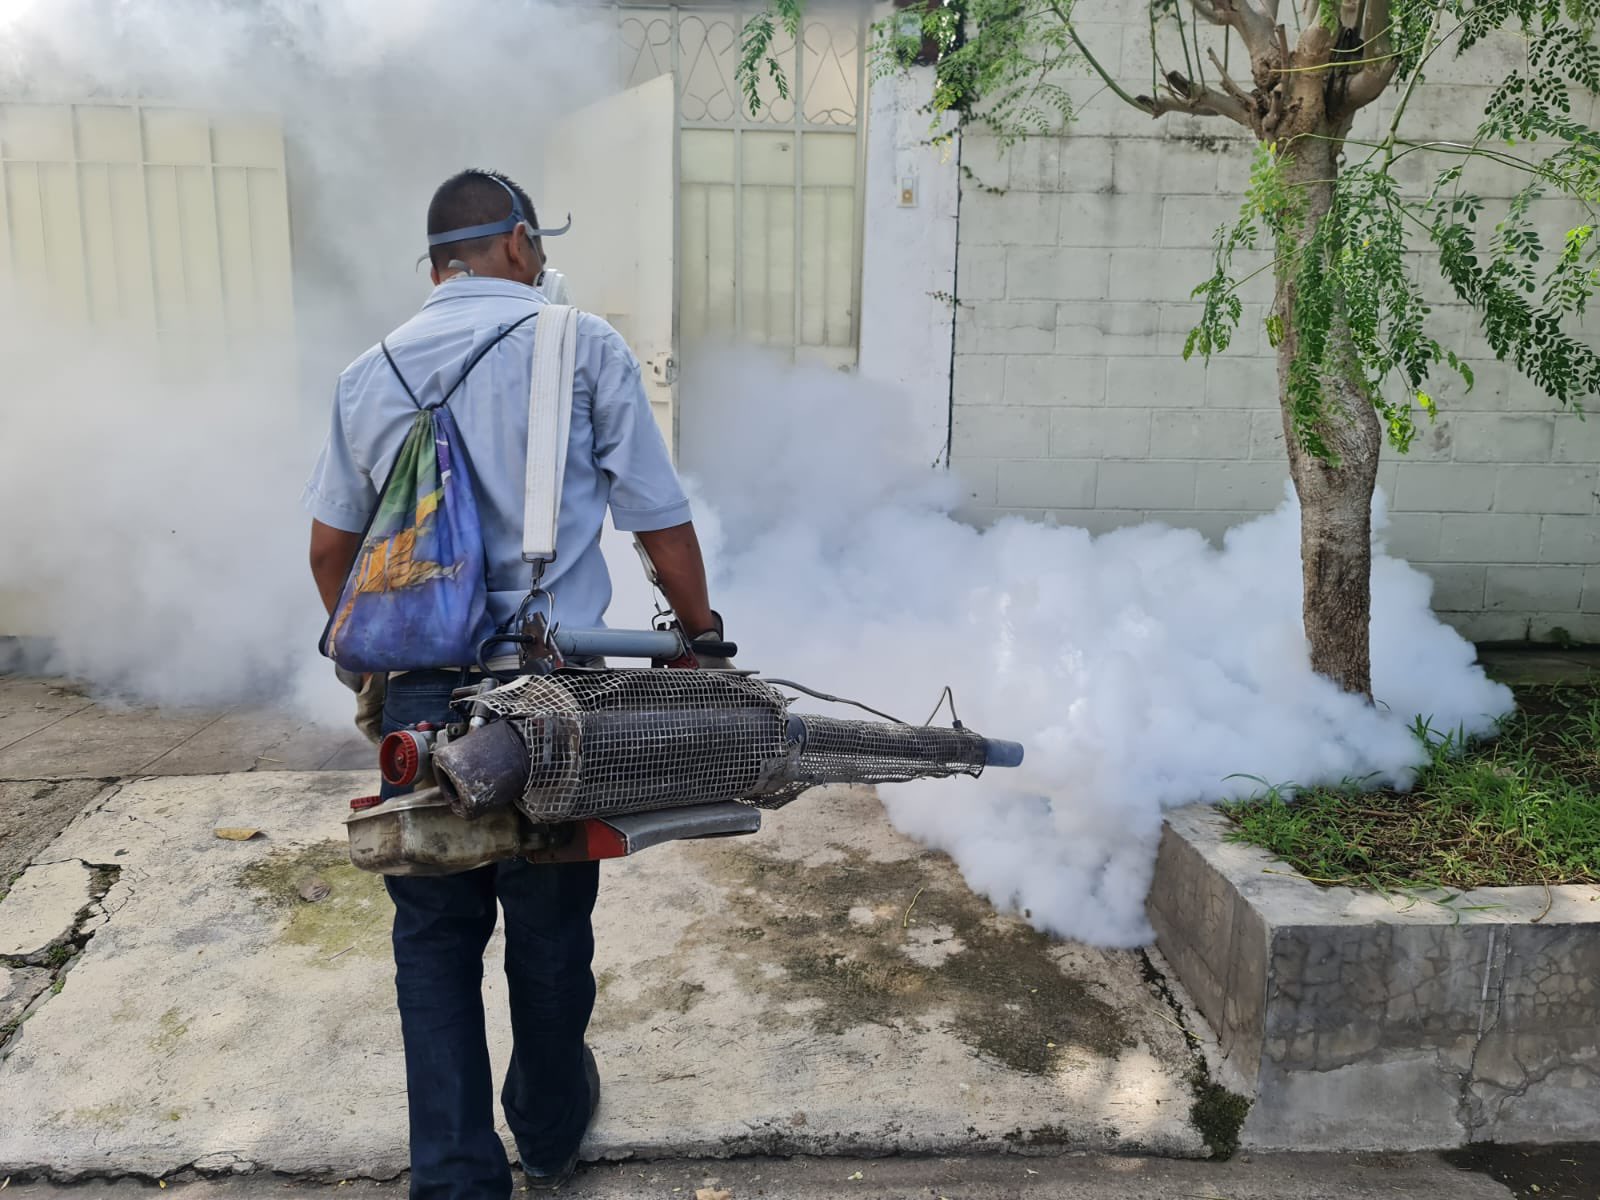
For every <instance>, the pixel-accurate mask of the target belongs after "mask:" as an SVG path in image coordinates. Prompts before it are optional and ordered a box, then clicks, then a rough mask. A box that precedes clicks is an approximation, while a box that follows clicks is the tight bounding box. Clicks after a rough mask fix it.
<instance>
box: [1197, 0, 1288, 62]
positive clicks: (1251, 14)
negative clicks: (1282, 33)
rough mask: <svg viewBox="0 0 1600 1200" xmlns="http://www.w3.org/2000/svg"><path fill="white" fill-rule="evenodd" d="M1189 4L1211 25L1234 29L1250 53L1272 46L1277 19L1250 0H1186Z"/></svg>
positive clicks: (1253, 54) (1253, 53) (1264, 50)
mask: <svg viewBox="0 0 1600 1200" xmlns="http://www.w3.org/2000/svg"><path fill="white" fill-rule="evenodd" d="M1268 2H1269V3H1271V2H1272V0H1268ZM1189 7H1190V8H1192V9H1194V11H1195V13H1196V14H1197V15H1199V16H1200V17H1201V18H1203V19H1204V20H1207V21H1209V22H1211V24H1213V25H1225V26H1227V27H1228V28H1230V29H1237V30H1238V31H1239V36H1240V37H1241V38H1243V39H1244V44H1245V48H1246V49H1247V50H1249V51H1250V54H1251V56H1252V57H1256V56H1259V55H1260V54H1262V53H1264V52H1266V51H1268V50H1270V49H1271V48H1272V45H1273V29H1274V27H1275V25H1276V22H1275V21H1274V20H1273V18H1272V17H1269V16H1268V15H1267V13H1266V12H1265V10H1263V9H1259V8H1257V7H1256V6H1255V4H1254V3H1252V2H1251V0H1189Z"/></svg>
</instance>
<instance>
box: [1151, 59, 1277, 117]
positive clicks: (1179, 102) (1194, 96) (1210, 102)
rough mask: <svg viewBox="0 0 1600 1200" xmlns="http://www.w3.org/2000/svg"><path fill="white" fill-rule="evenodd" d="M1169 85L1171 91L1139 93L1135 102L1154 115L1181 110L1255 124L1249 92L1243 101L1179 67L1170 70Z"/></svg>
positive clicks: (1166, 83) (1167, 83)
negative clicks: (1194, 80)
mask: <svg viewBox="0 0 1600 1200" xmlns="http://www.w3.org/2000/svg"><path fill="white" fill-rule="evenodd" d="M1165 85H1166V89H1167V91H1168V92H1169V93H1170V95H1167V96H1139V97H1136V98H1135V101H1134V103H1135V104H1136V105H1137V106H1138V107H1139V108H1142V109H1144V111H1145V112H1147V113H1149V114H1150V115H1151V116H1152V117H1160V116H1164V115H1166V114H1167V113H1173V112H1181V113H1187V114H1188V115H1190V116H1192V117H1226V118H1228V120H1230V121H1234V122H1237V123H1238V124H1240V125H1243V126H1244V127H1245V128H1246V129H1254V128H1255V123H1254V121H1252V120H1251V114H1252V112H1253V111H1254V108H1253V105H1252V103H1251V101H1250V98H1249V97H1248V96H1247V97H1245V98H1244V100H1243V101H1241V100H1239V99H1237V98H1235V97H1233V96H1229V95H1225V94H1224V93H1222V92H1219V91H1217V90H1216V89H1215V88H1211V87H1205V86H1202V85H1196V84H1194V83H1192V82H1191V81H1190V80H1188V79H1185V78H1184V77H1183V76H1182V75H1180V74H1179V73H1178V72H1177V71H1169V72H1168V73H1167V78H1166V80H1165Z"/></svg>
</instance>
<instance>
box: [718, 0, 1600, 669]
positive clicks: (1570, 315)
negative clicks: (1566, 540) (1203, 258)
mask: <svg viewBox="0 0 1600 1200" xmlns="http://www.w3.org/2000/svg"><path fill="white" fill-rule="evenodd" d="M1126 2H1127V3H1128V4H1129V5H1130V6H1131V5H1134V4H1138V5H1140V8H1139V9H1138V10H1136V11H1138V12H1139V14H1140V17H1141V19H1142V18H1143V17H1144V16H1145V15H1146V13H1147V15H1148V19H1149V26H1150V48H1151V64H1152V70H1151V80H1152V87H1151V91H1150V94H1144V95H1141V94H1136V93H1135V92H1134V91H1131V90H1129V89H1128V88H1126V87H1124V86H1123V85H1122V84H1121V83H1120V82H1119V81H1118V80H1117V78H1116V77H1115V76H1114V75H1113V74H1112V72H1111V71H1109V70H1108V69H1107V68H1106V67H1104V66H1103V65H1102V63H1101V60H1100V58H1098V57H1097V56H1096V55H1095V53H1094V50H1093V47H1091V46H1090V45H1089V44H1087V41H1086V40H1085V38H1084V36H1083V35H1082V32H1081V30H1080V27H1079V25H1078V24H1077V23H1076V21H1075V19H1074V13H1073V9H1074V0H943V2H942V3H941V2H940V0H929V2H928V3H927V4H926V5H925V6H923V5H919V6H918V7H917V8H916V9H915V10H914V15H913V16H912V17H911V18H910V20H909V22H907V21H905V20H903V19H902V20H898V21H894V22H888V23H885V24H884V25H882V26H880V27H879V30H878V44H877V47H876V54H877V65H878V67H879V69H880V71H881V70H883V69H885V68H887V69H891V70H892V69H895V68H897V67H903V66H905V65H907V64H909V63H910V62H912V61H913V60H915V59H916V58H917V57H918V56H919V55H922V54H925V53H926V50H925V47H927V46H929V45H930V44H931V47H932V49H933V52H934V57H935V58H936V63H937V65H936V70H935V87H934V94H933V100H932V103H931V105H930V110H931V112H932V113H933V115H934V118H935V120H938V119H940V118H942V117H944V116H946V115H947V114H953V115H954V116H955V117H957V118H958V123H959V124H960V125H967V124H978V125H982V126H986V127H987V128H989V129H990V130H992V131H993V132H994V134H996V135H997V136H998V137H999V139H1000V140H1001V142H1002V144H1009V143H1011V142H1014V141H1016V140H1018V139H1020V138H1024V137H1028V136H1030V135H1038V134H1049V133H1052V132H1055V131H1057V130H1059V129H1061V128H1063V127H1064V126H1066V125H1068V124H1070V122H1071V120H1072V118H1073V105H1072V100H1071V96H1070V93H1069V91H1068V90H1067V88H1066V87H1065V86H1064V83H1065V81H1066V79H1067V78H1069V73H1071V72H1074V71H1077V72H1080V73H1092V75H1094V76H1098V77H1099V79H1100V80H1101V81H1102V82H1103V83H1104V85H1105V87H1106V88H1107V89H1108V90H1109V91H1110V92H1112V93H1113V94H1114V95H1115V96H1116V97H1118V98H1119V99H1120V100H1122V101H1124V102H1126V103H1127V104H1129V105H1131V106H1133V107H1134V108H1137V109H1139V110H1141V111H1142V112H1145V113H1147V114H1149V115H1150V116H1152V117H1158V118H1159V117H1162V116H1165V115H1167V114H1170V113H1185V114H1189V115H1192V116H1197V117H1211V118H1217V119H1221V120H1224V121H1231V122H1234V123H1235V124H1237V125H1240V126H1242V127H1243V128H1245V129H1248V130H1249V131H1250V132H1251V133H1252V134H1253V135H1254V136H1255V139H1256V141H1257V143H1258V149H1257V153H1256V158H1255V162H1254V167H1253V170H1252V172H1251V175H1250V184H1249V187H1248V190H1247V193H1246V195H1245V196H1244V197H1243V207H1242V210H1241V214H1240V217H1239V219H1238V221H1237V222H1236V223H1235V224H1233V225H1232V226H1231V227H1224V228H1222V229H1220V230H1219V231H1218V234H1217V241H1216V260H1215V269H1214V271H1213V273H1212V275H1211V277H1210V278H1209V279H1206V280H1204V281H1202V282H1201V283H1200V284H1199V286H1198V287H1196V289H1195V293H1194V294H1195V296H1196V297H1197V298H1199V299H1201V300H1202V301H1203V309H1202V316H1201V318H1200V321H1199V324H1198V325H1197V326H1196V327H1195V328H1194V330H1193V331H1192V332H1191V334H1190V335H1189V338H1188V342H1187V344H1186V346H1185V348H1184V357H1185V358H1188V357H1190V356H1191V355H1193V354H1199V355H1201V356H1202V357H1203V358H1206V359H1209V358H1210V356H1211V355H1212V354H1213V353H1216V352H1218V351H1222V350H1225V349H1226V348H1227V347H1228V345H1229V343H1230V341H1231V340H1232V337H1233V334H1234V332H1235V331H1236V330H1237V328H1238V326H1239V322H1240V320H1241V317H1242V314H1243V304H1242V302H1241V300H1240V289H1241V286H1242V284H1243V283H1245V282H1247V281H1248V279H1249V278H1250V277H1251V276H1249V275H1246V276H1244V278H1241V270H1239V269H1236V267H1235V258H1236V257H1237V256H1239V254H1240V252H1241V251H1249V250H1254V249H1256V248H1257V247H1258V246H1260V247H1262V248H1264V249H1266V250H1268V251H1270V255H1271V266H1270V270H1271V271H1272V273H1273V278H1274V281H1275V287H1274V297H1273V303H1272V306H1271V309H1270V315H1269V316H1268V317H1267V332H1268V335H1269V337H1270V339H1271V342H1272V344H1273V346H1274V347H1275V348H1276V350H1277V359H1278V388H1279V402H1280V404H1281V406H1282V411H1283V427H1284V434H1285V437H1286V440H1287V445H1288V453H1289V467H1290V474H1291V477H1292V478H1293V481H1294V486H1295V490H1296V492H1297V494H1298V495H1299V498H1300V511H1301V559H1302V566H1303V574H1304V602H1303V618H1304V623H1305V633H1306V638H1307V640H1308V642H1309V644H1310V649H1311V664H1312V667H1313V668H1314V669H1315V670H1317V671H1319V672H1321V673H1322V674H1324V675H1326V676H1328V677H1329V678H1330V679H1332V680H1334V681H1335V682H1336V683H1338V684H1339V685H1340V686H1341V687H1343V688H1345V689H1346V690H1348V691H1352V692H1357V693H1361V694H1364V695H1368V696H1370V694H1371V669H1370V668H1371V663H1370V654H1369V648H1368V625H1369V620H1370V615H1371V586H1370V584H1371V569H1372V552H1371V502H1372V493H1373V489H1374V487H1375V486H1376V481H1377V470H1378V456H1379V451H1380V450H1381V448H1382V445H1383V442H1384V440H1385V439H1386V438H1387V440H1388V441H1389V443H1390V444H1391V445H1393V446H1394V447H1395V448H1396V449H1397V450H1399V451H1401V452H1404V451H1405V450H1407V449H1408V448H1409V447H1410V445H1411V443H1412V441H1413V439H1414V438H1415V437H1416V436H1417V432H1418V427H1417V414H1418V413H1419V412H1420V413H1422V414H1425V416H1426V417H1427V419H1428V420H1432V419H1433V417H1434V414H1435V407H1434V402H1433V400H1432V398H1431V396H1430V392H1429V387H1430V384H1429V380H1430V377H1431V376H1432V375H1433V374H1435V373H1436V372H1437V371H1440V370H1445V371H1453V372H1456V373H1459V374H1460V375H1461V376H1462V378H1463V379H1464V380H1465V381H1466V385H1467V386H1468V387H1469V388H1470V387H1471V385H1472V372H1471V370H1470V368H1469V367H1468V365H1467V364H1466V363H1465V362H1463V361H1461V359H1460V358H1458V356H1457V355H1456V354H1455V353H1454V352H1453V351H1452V350H1450V349H1449V348H1447V347H1446V346H1445V345H1444V344H1443V343H1441V342H1440V341H1439V340H1438V338H1437V337H1436V336H1434V335H1433V334H1432V333H1430V332H1429V326H1430V320H1429V317H1430V308H1429V304H1428V300H1427V298H1426V296H1425V293H1424V287H1423V284H1422V282H1421V265H1422V263H1421V259H1422V257H1423V255H1422V254H1419V253H1418V251H1424V252H1426V253H1427V254H1428V255H1430V256H1431V257H1432V258H1433V259H1434V261H1435V262H1436V263H1437V266H1438V268H1439V272H1440V274H1441V275H1442V277H1443V279H1444V281H1445V283H1446V284H1447V285H1448V286H1449V288H1450V290H1451V291H1453V292H1454V293H1455V295H1456V296H1457V298H1459V300H1460V301H1462V302H1463V303H1464V304H1466V305H1469V306H1471V308H1472V309H1473V310H1474V311H1475V312H1476V313H1477V315H1478V316H1479V318H1480V319H1481V323H1482V330H1483V334H1484V336H1485V338H1486V339H1487V342H1488V344H1489V346H1490V348H1491V349H1492V350H1493V351H1494V353H1495V354H1496V355H1497V356H1498V357H1499V358H1501V359H1504V360H1509V361H1511V362H1512V363H1514V364H1515V365H1516V366H1517V368H1518V369H1519V370H1520V371H1521V372H1522V373H1523V374H1525V375H1526V376H1527V377H1528V378H1529V379H1531V380H1532V381H1533V382H1534V383H1536V384H1537V385H1538V386H1539V387H1541V388H1542V389H1543V390H1544V391H1545V392H1546V393H1548V394H1549V395H1550V396H1551V397H1553V398H1554V399H1556V400H1558V401H1560V402H1561V403H1562V404H1568V405H1573V406H1575V407H1576V406H1579V405H1580V404H1581V401H1582V399H1583V398H1584V397H1586V396H1592V395H1596V394H1600V355H1597V353H1596V351H1595V348H1594V346H1593V345H1591V344H1589V343H1586V342H1584V341H1582V340H1580V338H1579V337H1578V336H1577V335H1576V334H1575V333H1574V331H1573V326H1574V324H1575V322H1576V320H1577V318H1579V317H1581V315H1582V314H1583V313H1584V310H1585V307H1586V305H1587V303H1588V301H1589V299H1590V298H1591V297H1592V296H1593V295H1594V293H1595V290H1596V288H1597V286H1600V239H1596V237H1595V219H1594V218H1595V212H1596V208H1597V207H1600V134H1597V133H1596V131H1595V130H1594V129H1591V128H1589V127H1588V126H1587V125H1586V124H1584V123H1583V122H1582V121H1580V120H1579V119H1577V118H1576V117H1575V116H1574V115H1573V98H1574V97H1575V96H1578V97H1581V96H1583V95H1585V94H1587V95H1591V96H1592V95H1595V94H1596V93H1600V47H1597V45H1596V40H1595V17H1596V14H1597V12H1600V0H1471V2H1469V0H1302V3H1301V4H1300V5H1298V6H1294V5H1293V0H1291V9H1290V11H1289V13H1288V15H1287V18H1286V19H1285V17H1284V14H1283V13H1282V12H1281V0H1126ZM802 4H803V0H772V6H771V8H770V9H769V10H768V12H767V13H765V14H763V15H762V16H759V17H757V18H754V19H753V20H752V21H750V22H749V23H748V24H747V26H746V31H745V41H744V57H743V61H742V63H741V78H742V81H743V84H744V88H745V94H746V97H747V99H748V101H749V102H750V104H751V106H752V108H755V107H756V106H757V105H758V104H759V100H760V97H759V93H758V84H757V80H758V77H759V76H761V75H762V74H763V72H765V73H766V74H769V75H770V76H771V77H772V78H774V79H775V80H776V82H777V86H778V88H779V90H780V91H782V92H784V93H785V94H786V83H785V81H784V79H783V75H782V71H781V69H780V67H779V64H778V63H777V61H776V59H775V57H774V56H773V55H772V54H771V46H772V42H773V39H774V36H775V33H776V30H775V24H774V23H775V21H776V22H779V23H782V24H783V25H785V26H786V27H787V28H788V29H789V30H790V32H791V33H793V32H794V31H795V29H796V28H797V27H798V24H799V22H800V18H801V6H802ZM1131 15H1132V12H1131V11H1130V16H1131ZM1291 26H1292V27H1293V32H1291ZM1501 30H1515V31H1517V32H1518V33H1520V34H1521V35H1522V36H1523V37H1525V39H1526V44H1527V60H1526V62H1527V66H1526V69H1519V70H1515V71H1512V72H1511V73H1510V74H1508V75H1507V76H1506V77H1505V78H1504V79H1501V80H1499V81H1497V84H1498V85H1497V86H1496V87H1495V89H1494V91H1493V93H1492V96H1491V99H1490V100H1489V103H1488V105H1487V106H1486V108H1485V111H1484V113H1483V117H1482V121H1481V123H1480V125H1479V127H1478V131H1477V136H1476V137H1475V138H1474V139H1473V140H1472V141H1470V142H1454V141H1446V140H1442V139H1438V138H1435V137H1431V136H1424V137H1423V138H1421V139H1415V138H1408V137H1406V136H1404V135H1403V134H1402V123H1403V119H1404V117H1405V115H1406V112H1407V109H1408V107H1409V105H1410V104H1411V101H1412V99H1413V97H1414V96H1415V94H1416V92H1417V91H1418V89H1419V88H1421V87H1425V86H1426V79H1427V71H1428V68H1429V66H1430V64H1433V63H1434V62H1435V60H1436V59H1437V58H1438V57H1439V56H1440V55H1441V54H1442V53H1444V52H1446V51H1448V52H1449V53H1453V54H1455V55H1457V56H1460V55H1463V54H1466V53H1468V52H1470V51H1471V50H1472V49H1473V48H1474V47H1476V46H1479V45H1480V44H1481V43H1483V42H1484V41H1485V39H1487V38H1488V37H1489V36H1490V35H1492V34H1495V33H1496V32H1497V31H1501ZM1236 49H1238V50H1242V52H1243V53H1242V54H1236V53H1235V50H1236ZM1485 82H1495V81H1487V80H1486V81H1485ZM1390 89H1394V90H1395V91H1396V93H1397V99H1396V102H1395V105H1394V110H1393V113H1392V115H1391V117H1390V120H1389V121H1388V123H1387V129H1386V130H1385V131H1384V132H1383V133H1382V134H1381V135H1380V136H1378V137H1377V138H1376V139H1375V140H1358V139H1355V138H1353V137H1352V132H1351V131H1352V127H1353V125H1354V123H1355V119H1356V115H1357V113H1359V112H1360V111H1361V110H1362V109H1363V108H1365V107H1366V106H1368V105H1371V104H1372V103H1373V102H1374V101H1376V100H1377V99H1378V98H1379V97H1380V96H1381V95H1382V94H1383V93H1384V92H1385V91H1386V90H1390ZM1417 154H1426V155H1429V156H1432V157H1434V158H1436V159H1438V160H1439V162H1438V164H1437V166H1438V169H1437V171H1436V172H1434V178H1433V182H1432V186H1431V187H1430V188H1428V189H1427V190H1426V191H1425V192H1421V193H1419V194H1406V193H1405V192H1403V191H1402V189H1401V187H1400V185H1399V183H1398V182H1397V180H1396V177H1395V173H1394V168H1395V167H1396V164H1398V163H1399V162H1400V161H1401V160H1402V159H1405V158H1407V157H1410V156H1412V155H1417ZM1483 161H1488V162H1492V163H1495V164H1500V165H1502V166H1505V167H1510V168H1514V169H1515V170H1516V171H1517V172H1520V173H1521V174H1522V175H1523V176H1524V178H1525V186H1524V187H1522V188H1521V190H1520V191H1518V192H1517V194H1516V195H1515V196H1514V197H1513V198H1512V199H1511V200H1510V201H1509V202H1508V203H1507V205H1506V208H1505V212H1504V213H1503V215H1500V216H1499V219H1498V220H1495V221H1494V222H1493V224H1490V221H1489V218H1488V216H1487V215H1486V214H1487V207H1488V206H1487V204H1486V202H1485V200H1484V199H1483V198H1482V197H1480V196H1478V195H1476V194H1474V193H1473V192H1471V191H1470V190H1468V188H1469V185H1470V182H1471V180H1470V176H1469V175H1468V173H1467V170H1466V168H1467V167H1468V166H1469V165H1470V164H1473V163H1474V162H1483ZM1546 196H1561V197H1566V198H1567V199H1569V200H1570V201H1573V202H1575V203H1576V204H1577V205H1578V206H1579V207H1580V209H1581V211H1582V212H1583V214H1584V217H1583V221H1582V223H1580V224H1577V225H1576V226H1574V227H1573V228H1571V229H1569V230H1568V231H1567V233H1566V236H1565V239H1564V240H1563V242H1562V244H1561V245H1560V246H1559V247H1546V246H1544V245H1543V244H1542V243H1541V240H1540V237H1539V235H1538V233H1537V232H1536V231H1535V228H1534V222H1533V216H1534V212H1535V202H1536V201H1538V200H1539V199H1540V198H1541V197H1546ZM1257 273H1259V272H1257Z"/></svg>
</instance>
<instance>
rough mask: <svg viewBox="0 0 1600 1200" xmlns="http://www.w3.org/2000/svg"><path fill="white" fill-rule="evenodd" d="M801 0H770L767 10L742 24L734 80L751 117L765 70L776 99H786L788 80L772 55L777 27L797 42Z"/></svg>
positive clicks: (757, 106) (758, 104)
mask: <svg viewBox="0 0 1600 1200" xmlns="http://www.w3.org/2000/svg"><path fill="white" fill-rule="evenodd" d="M804 8H805V4H804V0H772V2H771V6H770V7H768V8H767V9H764V10H763V11H761V12H759V13H757V14H755V15H754V16H753V17H751V18H750V19H749V20H748V21H746V22H745V23H744V34H743V37H742V38H741V39H740V42H739V66H738V68H737V70H736V71H735V77H736V78H737V79H738V81H739V89H740V91H742V92H743V93H744V102H745V106H746V108H747V109H748V110H749V113H750V115H751V116H752V117H753V116H755V115H756V114H757V113H759V112H760V111H761V75H762V71H763V70H765V71H766V73H767V75H768V76H769V77H770V78H771V80H772V85H773V87H775V88H776V89H777V90H778V95H779V96H780V97H781V98H782V99H785V100H787V99H788V98H789V77H788V75H787V74H785V73H784V70H783V64H782V63H781V62H779V61H778V56H777V54H776V53H774V52H773V43H774V41H776V40H777V36H778V26H779V25H780V24H781V25H782V26H783V29H784V31H785V32H786V33H788V35H789V37H790V39H791V40H793V41H794V42H795V43H796V44H798V43H799V40H800V22H801V20H802V19H803V17H804Z"/></svg>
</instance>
